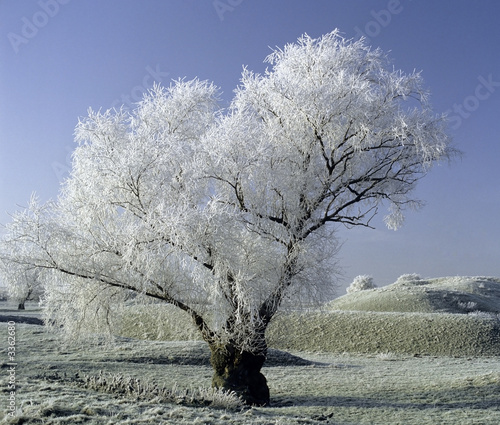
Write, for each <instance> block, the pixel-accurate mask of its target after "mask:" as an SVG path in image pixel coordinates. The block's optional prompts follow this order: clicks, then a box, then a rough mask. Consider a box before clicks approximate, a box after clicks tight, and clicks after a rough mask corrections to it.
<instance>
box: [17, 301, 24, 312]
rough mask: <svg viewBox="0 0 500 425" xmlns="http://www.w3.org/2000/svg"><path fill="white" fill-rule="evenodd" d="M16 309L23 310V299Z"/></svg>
mask: <svg viewBox="0 0 500 425" xmlns="http://www.w3.org/2000/svg"><path fill="white" fill-rule="evenodd" d="M17 309H18V310H24V301H22V302H20V303H19V305H18V306H17Z"/></svg>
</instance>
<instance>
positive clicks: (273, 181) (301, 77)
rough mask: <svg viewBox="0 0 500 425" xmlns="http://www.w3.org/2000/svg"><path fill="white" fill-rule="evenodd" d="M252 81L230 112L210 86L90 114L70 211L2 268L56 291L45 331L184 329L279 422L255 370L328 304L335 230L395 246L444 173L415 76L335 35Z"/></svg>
mask: <svg viewBox="0 0 500 425" xmlns="http://www.w3.org/2000/svg"><path fill="white" fill-rule="evenodd" d="M266 62H267V63H268V64H269V66H270V68H269V69H268V70H267V71H266V73H265V74H264V75H258V74H254V73H252V72H250V71H248V70H246V69H245V70H244V72H243V75H242V79H241V85H240V86H239V87H238V89H237V90H236V92H235V96H234V99H233V101H232V103H231V106H230V107H229V109H228V110H226V111H223V110H221V109H220V108H219V107H218V89H217V87H215V86H214V85H213V84H211V83H208V82H202V81H199V80H193V81H184V80H179V81H177V82H175V83H173V84H172V85H171V86H170V87H168V88H163V87H159V86H157V87H155V88H154V89H153V90H152V91H151V92H150V93H149V94H147V95H146V96H145V98H144V100H143V101H142V102H141V103H140V104H139V105H138V107H137V109H135V110H134V111H133V112H131V113H129V112H126V111H124V110H119V111H115V110H109V111H106V112H104V113H101V112H94V111H89V116H88V117H87V118H85V119H82V120H81V121H80V122H79V124H78V126H77V128H76V141H77V142H78V146H77V148H76V150H75V152H74V155H73V168H72V172H71V175H70V177H69V179H68V180H67V181H66V182H65V184H64V185H63V187H62V189H61V193H60V196H59V199H58V200H57V202H53V203H48V204H45V205H39V204H38V203H36V202H35V201H33V202H32V204H31V205H30V208H29V209H28V210H27V211H24V212H21V213H19V214H17V215H16V216H15V217H14V219H13V221H12V223H11V224H10V225H9V226H8V228H9V233H8V235H7V237H6V238H5V240H4V241H3V243H2V252H3V254H2V255H3V257H4V261H6V262H12V263H16V264H21V265H29V266H30V267H31V266H35V267H36V268H38V269H39V270H40V277H41V278H42V277H43V279H44V280H45V285H46V288H47V290H46V295H45V309H46V310H45V311H46V316H47V317H46V318H47V322H48V323H51V324H53V325H54V326H55V327H57V328H59V326H60V325H61V326H62V329H63V330H64V331H65V332H67V333H68V334H70V335H77V334H79V333H81V332H87V333H97V332H100V333H102V331H103V327H104V326H105V325H106V326H108V327H109V328H110V329H111V330H112V329H113V327H115V326H118V325H119V323H120V317H121V316H120V315H121V314H124V313H123V311H124V310H123V307H124V306H127V305H130V304H133V303H137V302H148V300H149V301H153V302H163V303H168V304H172V305H174V306H177V307H178V308H180V309H182V310H184V311H185V312H187V313H188V314H189V315H190V317H191V318H192V320H193V321H194V323H195V325H196V326H197V328H198V330H199V331H200V333H201V335H202V336H203V338H204V339H205V341H207V343H208V344H209V346H210V348H211V350H212V358H211V360H212V364H213V366H214V369H215V375H214V385H215V386H218V387H223V388H230V389H232V390H235V391H237V392H238V393H239V394H241V395H242V396H243V397H244V398H245V399H246V400H247V402H248V403H251V404H268V403H269V391H268V389H267V384H266V380H265V378H264V377H263V376H262V374H261V373H260V369H261V367H262V364H263V363H264V360H265V355H266V342H265V330H266V327H267V325H268V323H269V321H270V320H271V319H272V317H273V316H274V315H275V313H276V312H277V310H278V309H279V308H280V306H283V305H284V304H286V303H288V302H290V303H294V305H295V304H296V302H297V301H298V300H300V301H302V302H304V301H308V300H309V299H318V298H319V297H320V295H321V294H325V293H327V292H328V291H329V289H330V288H331V286H332V278H331V276H332V273H333V272H334V270H332V269H333V266H332V264H333V262H332V256H333V254H334V253H335V251H336V248H337V244H336V238H335V235H334V229H335V225H338V224H344V225H347V226H356V225H360V226H370V220H371V218H372V217H373V216H374V215H375V214H376V212H377V210H378V208H379V207H380V206H381V204H382V203H385V204H386V205H387V206H388V208H389V212H390V213H389V215H388V216H387V217H386V222H387V225H388V226H389V227H390V228H397V227H398V226H399V225H400V224H401V222H402V219H403V215H402V211H403V210H404V209H405V208H406V207H415V206H418V204H419V203H418V201H417V200H416V199H414V198H413V197H412V190H413V189H414V187H415V184H416V183H417V181H418V180H419V179H420V178H422V177H423V176H424V175H425V174H426V172H427V171H428V169H429V168H430V166H431V165H432V164H433V163H435V162H436V161H438V160H440V159H442V158H446V157H449V156H450V154H451V152H452V151H451V149H450V147H449V139H448V136H447V135H446V133H445V125H444V119H443V117H441V116H435V115H434V114H433V113H432V111H431V109H430V106H429V104H428V102H427V93H426V92H425V90H424V89H423V88H422V80H421V77H420V75H419V74H418V73H412V74H405V73H403V72H401V71H396V70H393V69H392V66H390V65H389V63H388V61H387V59H386V56H385V55H384V54H383V52H381V51H380V50H371V49H370V48H369V47H367V46H366V45H365V44H364V42H363V41H362V40H361V41H350V40H344V39H343V38H341V37H340V36H339V35H338V32H337V31H334V32H332V33H330V34H327V35H325V36H323V37H321V38H319V39H312V38H310V37H308V36H303V37H301V38H300V39H299V40H298V42H297V43H295V44H289V45H287V46H285V47H284V48H283V49H282V50H276V51H274V52H273V53H272V54H271V55H270V56H268V57H267V58H266Z"/></svg>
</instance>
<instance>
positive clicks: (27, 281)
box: [0, 261, 43, 310]
mask: <svg viewBox="0 0 500 425" xmlns="http://www.w3.org/2000/svg"><path fill="white" fill-rule="evenodd" d="M0 276H1V277H2V281H3V282H4V284H5V285H6V287H7V298H8V299H9V300H11V301H14V302H15V303H16V304H17V308H18V309H19V310H24V309H25V304H26V301H39V300H40V296H41V295H42V294H43V281H42V280H41V279H40V269H39V268H38V267H36V266H34V265H27V264H23V265H22V264H18V263H12V262H9V263H8V266H7V265H2V262H1V261H0Z"/></svg>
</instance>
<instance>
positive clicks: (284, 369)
mask: <svg viewBox="0 0 500 425" xmlns="http://www.w3.org/2000/svg"><path fill="white" fill-rule="evenodd" d="M499 285H500V281H498V279H496V280H495V279H485V278H482V279H478V278H474V279H472V278H467V279H465V278H453V280H452V279H450V278H446V279H433V280H428V281H425V280H422V279H420V280H419V281H411V280H408V279H402V280H400V281H398V282H397V283H396V284H394V285H391V286H392V288H391V287H386V288H380V289H377V290H365V291H360V292H357V293H353V294H349V295H348V296H346V297H344V301H343V302H345V301H346V299H347V298H348V297H357V296H358V295H360V294H362V295H365V298H363V300H365V304H364V305H368V304H367V302H366V300H367V299H371V302H372V303H373V305H374V306H383V305H384V302H388V301H387V300H388V299H389V298H387V299H386V301H384V302H382V301H381V302H376V296H375V295H374V294H379V295H380V294H381V297H380V299H381V300H383V299H384V297H389V295H390V296H391V297H393V298H392V300H393V302H395V301H397V300H398V299H399V300H401V305H406V303H409V299H410V298H411V297H413V302H414V303H415V302H417V301H418V299H419V298H418V297H417V296H416V295H421V294H422V291H423V292H424V294H425V295H426V296H427V298H424V299H426V300H429V293H430V297H431V298H432V296H433V295H436V294H440V296H442V294H443V293H446V292H447V293H448V294H449V295H448V296H447V297H445V300H446V299H448V300H449V299H452V298H451V296H454V297H458V298H456V299H454V301H453V302H455V304H452V305H456V306H457V309H456V311H455V312H453V313H452V312H450V311H449V310H448V312H446V313H443V312H442V311H446V309H442V308H441V307H440V306H443V304H439V303H437V302H436V300H431V301H432V303H431V304H429V303H427V302H425V303H424V302H422V303H421V304H419V305H418V306H417V307H418V308H415V307H414V308H415V309H416V311H415V310H412V312H406V313H404V312H394V311H384V310H383V309H382V307H380V308H379V310H381V311H361V309H359V310H357V311H356V310H355V309H352V310H351V309H346V310H340V309H333V310H332V309H331V308H332V306H333V304H335V303H333V304H331V305H330V306H329V307H330V309H328V308H325V309H324V310H323V311H317V312H309V313H307V314H292V313H288V314H282V315H281V316H278V317H277V318H276V320H275V321H274V323H273V324H272V326H271V327H270V329H269V333H268V339H269V341H270V344H271V346H272V347H274V348H281V349H285V350H287V351H290V352H291V353H292V354H293V355H292V354H288V353H286V352H283V351H278V350H276V349H271V350H270V353H269V358H268V361H267V362H266V364H265V366H264V370H263V373H264V374H265V376H266V377H267V379H268V383H269V387H270V390H271V400H272V406H271V407H269V408H252V409H247V408H239V407H237V406H235V405H234V404H231V403H233V402H234V400H233V401H231V400H221V399H220V397H219V405H218V406H219V407H218V408H215V407H210V406H209V405H210V404H212V401H213V394H212V395H211V392H210V384H211V377H212V368H211V366H210V364H209V350H208V347H207V346H206V344H205V343H203V342H201V341H197V340H196V333H194V332H193V330H192V329H191V328H190V327H189V326H188V325H186V324H185V323H186V322H185V320H184V318H183V317H182V312H180V313H177V311H176V310H171V309H164V308H162V307H161V306H148V308H147V309H137V308H131V310H130V314H129V315H128V316H127V317H126V318H125V320H124V322H123V328H122V331H123V334H125V333H129V334H132V333H134V332H135V335H134V338H131V337H130V336H131V335H129V337H123V336H121V337H117V338H116V340H115V341H114V343H113V344H111V345H106V344H101V345H85V344H83V345H82V344H80V345H75V344H73V345H67V344H63V343H61V341H59V340H58V339H56V337H55V336H54V335H53V334H50V333H47V332H45V331H44V328H43V327H42V326H35V325H28V324H18V325H17V326H16V349H17V360H18V366H17V370H16V379H17V382H18V388H17V392H16V400H17V407H18V412H17V416H16V417H15V418H14V419H13V420H9V418H8V417H6V416H5V414H6V410H5V409H2V410H1V411H0V422H1V421H2V420H3V422H5V423H6V424H9V423H10V424H21V423H24V424H68V425H69V424H193V425H196V424H200V425H201V424H213V425H219V424H234V425H239V424H249V425H250V424H252V425H253V424H255V425H264V424H265V425H268V424H269V425H275V424H283V425H285V424H291V425H298V424H342V425H351V424H352V425H354V424H384V425H386V424H387V425H391V424H409V425H413V424H415V425H417V424H418V425H431V424H432V425H434V424H453V425H455V424H476V423H477V424H485V425H488V424H491V425H493V424H495V425H496V424H498V423H500V405H499V403H498V394H499V393H500V348H499V347H500V341H499V334H500V332H499V320H498V315H497V313H495V311H494V310H493V309H491V308H490V309H487V310H486V311H481V310H473V311H469V310H468V309H467V308H468V307H474V308H476V309H477V308H478V307H481V308H484V306H493V305H494V304H495V302H496V301H498V298H496V297H497V296H498V295H499V291H498V286H499ZM419 291H420V292H419ZM439 291H441V292H439ZM363 293H364V294H363ZM388 293H389V295H388ZM463 294H465V295H463ZM467 294H472V295H474V296H476V299H475V301H474V302H476V303H477V304H475V305H474V306H472V305H471V304H468V305H467V304H464V306H465V307H466V308H465V309H463V308H462V309H461V304H459V302H460V303H461V302H465V300H466V298H463V297H466V296H468V295H467ZM488 298H491V299H488ZM338 300H342V298H340V299H338ZM457 300H458V301H457ZM351 301H352V299H351ZM337 302H340V301H337ZM467 302H472V301H471V300H470V299H468V301H467ZM417 304H418V303H417ZM350 305H351V306H352V305H353V304H352V303H351V304H350ZM413 305H415V304H413ZM428 305H433V306H438V307H439V308H436V309H435V310H432V311H430V312H429V311H426V310H425V308H427V307H425V306H428ZM447 305H448V306H449V305H450V303H448V304H447ZM32 307H33V306H28V310H27V311H26V312H17V311H15V310H13V309H12V308H10V309H5V308H0V315H3V316H7V315H11V314H12V315H15V314H25V315H36V314H39V311H35V312H33V310H31V308H32ZM335 308H337V307H335ZM437 311H441V312H437ZM458 313H461V314H458ZM467 313H468V314H467ZM152 317H161V321H162V322H163V326H160V325H159V324H158V322H155V321H154V320H152ZM2 328H3V327H2ZM285 336H286V337H285ZM142 338H152V339H156V340H143V339H142ZM183 338H191V339H192V340H191V341H186V340H184V341H181V340H180V339H183ZM162 339H163V340H162ZM4 351H5V350H4ZM4 351H2V353H3V354H2V356H4V358H3V359H2V360H1V361H0V365H1V366H2V367H1V370H3V371H4V373H3V374H2V383H1V388H2V391H3V394H4V397H3V398H4V399H5V395H6V394H7V390H6V378H8V374H7V372H6V371H7V368H6V363H7V360H6V358H5V353H4ZM360 353H364V354H360ZM77 374H78V375H77ZM82 382H83V383H84V384H82ZM129 384H130V385H129ZM130 386H131V387H130ZM148 388H149V389H150V391H148V390H147V389H148ZM161 389H166V390H165V391H163V392H162V390H161ZM172 395H173V397H172V398H169V397H171V396H172ZM210 397H212V401H211V399H210ZM193 400H195V401H196V402H193ZM215 404H217V403H215ZM220 406H223V407H222V408H221V407H220ZM3 422H1V423H3Z"/></svg>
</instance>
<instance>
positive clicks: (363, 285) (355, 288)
mask: <svg viewBox="0 0 500 425" xmlns="http://www.w3.org/2000/svg"><path fill="white" fill-rule="evenodd" d="M376 287H377V285H375V283H373V277H372V276H369V275H359V276H356V277H355V278H354V280H353V281H352V283H351V284H350V285H349V286H348V287H347V293H348V294H352V293H353V292H359V291H365V290H367V289H374V288H376Z"/></svg>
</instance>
